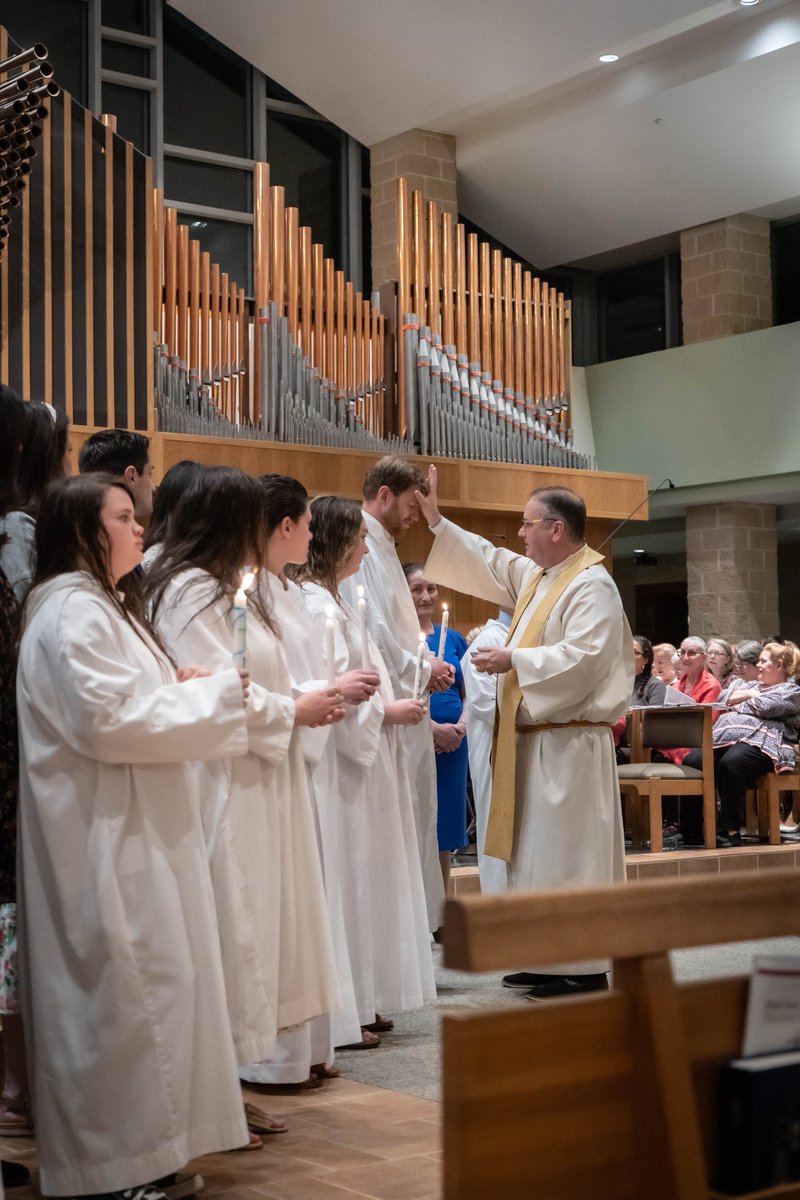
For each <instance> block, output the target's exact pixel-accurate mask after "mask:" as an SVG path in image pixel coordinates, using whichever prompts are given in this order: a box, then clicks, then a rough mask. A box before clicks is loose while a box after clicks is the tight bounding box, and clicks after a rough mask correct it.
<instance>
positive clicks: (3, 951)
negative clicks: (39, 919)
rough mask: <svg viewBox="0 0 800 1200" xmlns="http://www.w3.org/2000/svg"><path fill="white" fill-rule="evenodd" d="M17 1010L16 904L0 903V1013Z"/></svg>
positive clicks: (15, 1011) (7, 1013) (16, 1011)
mask: <svg viewBox="0 0 800 1200" xmlns="http://www.w3.org/2000/svg"><path fill="white" fill-rule="evenodd" d="M18 1012H19V989H18V983H17V906H16V904H0V1014H2V1013H5V1014H6V1015H10V1014H11V1013H18Z"/></svg>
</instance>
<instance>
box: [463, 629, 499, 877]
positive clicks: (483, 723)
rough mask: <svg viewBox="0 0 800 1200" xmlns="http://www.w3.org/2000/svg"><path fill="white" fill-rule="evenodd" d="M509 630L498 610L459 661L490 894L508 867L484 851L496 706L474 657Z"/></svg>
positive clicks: (489, 678)
mask: <svg viewBox="0 0 800 1200" xmlns="http://www.w3.org/2000/svg"><path fill="white" fill-rule="evenodd" d="M510 627H511V610H510V609H508V608H501V609H500V610H499V611H498V613H497V616H496V617H494V618H492V620H490V621H487V622H486V624H485V625H484V626H483V628H481V629H479V630H478V631H477V632H476V633H475V636H474V637H473V638H472V639H471V640H470V638H469V637H468V638H467V641H468V643H469V646H468V650H467V653H466V654H465V655H464V657H463V658H462V659H461V671H462V673H463V676H464V721H465V724H466V729H467V747H468V750H467V753H468V754H469V773H470V778H471V780H472V796H473V799H474V801H475V826H476V841H477V849H478V874H479V875H480V880H481V893H482V894H483V895H487V896H488V895H491V894H493V893H495V892H505V891H506V890H507V888H508V868H507V865H506V863H504V862H503V860H502V859H501V858H492V857H491V855H488V854H486V853H485V852H484V844H485V841H486V823H487V821H488V820H489V804H490V802H491V799H492V764H491V753H492V736H493V734H494V714H495V709H496V707H497V676H496V675H490V674H488V673H487V672H486V671H479V670H478V669H477V667H476V666H475V663H474V661H473V657H472V656H473V654H475V655H477V654H479V653H480V651H482V650H488V649H490V648H491V647H497V646H505V644H506V640H507V638H508V631H509V629H510Z"/></svg>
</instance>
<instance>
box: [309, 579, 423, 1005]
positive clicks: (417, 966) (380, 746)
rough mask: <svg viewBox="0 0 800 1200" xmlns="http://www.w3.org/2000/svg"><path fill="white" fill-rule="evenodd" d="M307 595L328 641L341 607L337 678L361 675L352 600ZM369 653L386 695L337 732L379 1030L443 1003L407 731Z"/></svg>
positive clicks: (354, 892)
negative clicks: (388, 1020) (394, 1018)
mask: <svg viewBox="0 0 800 1200" xmlns="http://www.w3.org/2000/svg"><path fill="white" fill-rule="evenodd" d="M303 591H304V592H305V594H306V596H307V599H308V606H309V611H310V612H312V613H313V614H314V615H315V617H316V620H317V628H318V637H319V638H320V640H321V639H322V637H323V630H324V624H325V620H326V619H327V612H328V609H329V608H330V607H331V606H333V619H334V621H335V629H334V650H335V654H336V674H337V675H342V674H344V672H345V671H350V670H354V669H356V668H359V667H360V666H361V638H360V636H359V629H358V622H357V619H356V617H355V614H354V613H353V611H352V610H351V609H350V607H349V605H348V604H347V603H346V602H345V601H344V600H342V601H340V602H339V603H337V602H336V601H335V599H334V597H333V596H332V595H331V594H330V592H328V591H326V590H325V589H324V588H323V587H321V586H320V585H319V584H314V583H306V584H304V586H303ZM369 646H370V661H371V663H372V664H373V666H374V667H375V669H376V670H377V671H378V672H379V674H380V677H381V684H380V688H379V690H378V692H377V693H376V694H375V695H374V696H373V697H372V698H371V699H370V700H367V701H365V702H364V703H363V704H358V705H348V707H347V715H346V717H345V719H344V721H342V722H341V723H340V724H339V725H337V726H336V728H335V731H334V736H335V738H336V744H337V749H338V775H339V788H340V796H341V802H342V806H343V815H344V822H345V824H344V829H343V835H342V842H341V844H342V846H343V853H342V860H341V871H342V877H343V885H344V888H345V890H346V892H347V902H346V910H345V919H346V926H347V936H348V945H349V947H350V961H351V964H352V968H353V981H354V987H355V993H356V1000H357V1003H358V1009H359V1015H360V1019H361V1022H362V1024H368V1023H369V1022H371V1021H373V1020H374V1015H375V1013H376V1012H381V1013H383V1012H404V1011H407V1010H409V1009H413V1008H419V1007H420V1006H421V1005H422V1004H424V1003H425V1002H426V1001H427V1000H431V999H433V997H434V996H435V995H436V989H435V984H434V980H433V963H432V956H431V943H430V933H429V930H428V922H427V910H426V906H425V891H424V888H423V883H422V873H421V869H420V861H419V849H418V846H417V837H416V827H415V823H414V812H413V804H412V800H411V792H410V788H409V784H408V776H407V773H406V768H405V757H404V754H403V752H402V750H401V747H400V743H399V738H398V736H397V735H398V732H399V727H395V726H386V725H384V723H383V717H384V711H385V708H384V706H385V705H386V704H388V703H391V702H392V701H393V699H394V694H393V691H392V685H391V683H390V681H389V676H388V673H387V671H386V667H385V665H384V663H383V659H382V657H381V655H380V652H379V650H378V647H377V646H376V645H375V643H374V642H373V641H372V639H371V638H370V641H369Z"/></svg>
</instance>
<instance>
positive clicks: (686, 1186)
mask: <svg viewBox="0 0 800 1200" xmlns="http://www.w3.org/2000/svg"><path fill="white" fill-rule="evenodd" d="M792 934H794V935H797V934H800V906H798V904H797V873H796V871H794V870H774V871H768V872H761V873H758V872H755V871H746V872H736V873H735V874H734V875H731V876H730V877H726V876H724V875H723V876H717V877H716V878H708V877H698V878H695V879H683V880H681V881H680V882H677V881H671V880H665V881H662V880H656V881H648V882H645V883H638V884H635V885H632V886H629V887H619V886H615V887H605V888H586V889H574V890H561V891H551V892H544V893H540V894H538V895H532V894H529V895H513V894H506V895H502V896H484V897H469V896H468V897H465V898H464V899H462V900H452V901H449V902H448V904H447V908H446V914H445V932H444V962H445V965H446V966H447V967H452V968H455V969H457V970H460V971H497V972H498V973H499V972H501V971H503V970H515V969H518V968H519V966H520V964H524V965H525V967H526V969H531V968H532V967H533V968H534V969H535V965H536V964H537V963H540V964H544V963H553V962H580V961H581V960H586V959H596V958H597V957H598V955H599V956H603V955H608V956H609V957H610V958H612V959H613V960H614V974H613V988H612V990H610V991H608V992H593V993H588V994H586V995H584V996H578V997H574V998H573V997H570V998H569V999H564V1000H561V999H559V1000H549V1001H544V1002H537V1003H527V1004H524V1005H523V1004H520V1005H514V1006H506V1007H504V1008H502V1009H500V1010H497V1009H495V1010H493V1011H487V1010H486V1009H471V1010H465V1011H459V1012H456V1013H450V1014H447V1015H446V1016H445V1017H444V1018H443V1021H442V1039H443V1055H444V1200H487V1198H489V1197H495V1196H502V1197H503V1198H504V1200H578V1198H579V1197H580V1198H581V1200H643V1198H646V1200H706V1198H707V1197H709V1196H713V1195H715V1193H714V1191H713V1181H714V1179H715V1176H716V1088H717V1072H718V1067H719V1065H720V1063H722V1062H724V1061H726V1060H728V1059H730V1058H735V1057H737V1056H738V1055H739V1053H740V1051H741V1039H742V1032H743V1027H744V1014H745V1005H746V998H747V988H748V982H749V980H748V978H747V977H741V978H735V979H731V978H727V979H716V980H707V979H704V980H702V981H701V982H696V983H686V984H676V983H675V981H674V979H673V976H672V971H671V966H670V959H669V952H670V950H671V949H673V948H676V947H685V946H700V945H710V944H716V943H720V942H729V941H731V940H734V941H744V940H748V939H751V938H752V939H754V938H767V937H774V936H780V935H792ZM499 982H500V981H499V979H498V985H499ZM759 1196H770V1197H772V1196H775V1197H777V1196H780V1197H792V1198H793V1200H798V1197H800V1184H798V1185H792V1186H791V1187H787V1188H781V1189H777V1190H774V1191H770V1192H768V1193H759Z"/></svg>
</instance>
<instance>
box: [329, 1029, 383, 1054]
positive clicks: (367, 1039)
mask: <svg viewBox="0 0 800 1200" xmlns="http://www.w3.org/2000/svg"><path fill="white" fill-rule="evenodd" d="M380 1044H381V1039H380V1038H379V1037H378V1035H377V1033H373V1032H372V1031H371V1029H370V1028H369V1026H368V1025H362V1026H361V1041H360V1042H350V1043H349V1045H347V1046H337V1047H336V1049H337V1050H375V1049H376V1047H378V1046H380Z"/></svg>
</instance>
